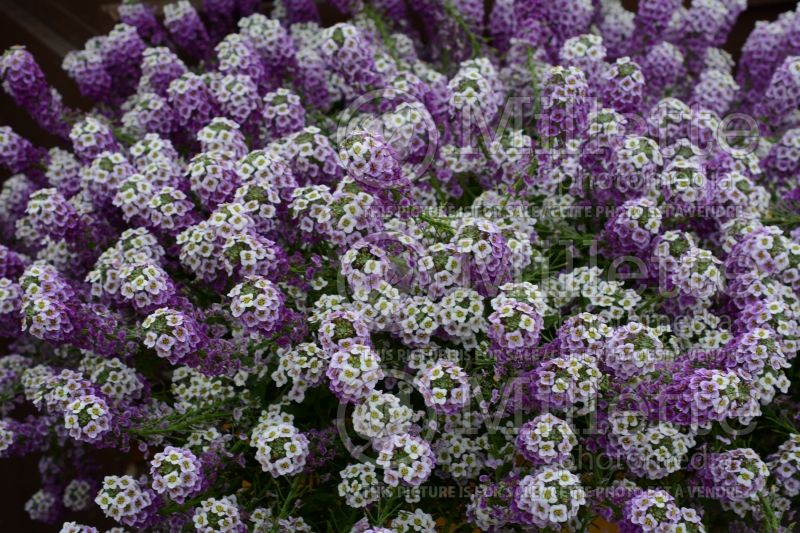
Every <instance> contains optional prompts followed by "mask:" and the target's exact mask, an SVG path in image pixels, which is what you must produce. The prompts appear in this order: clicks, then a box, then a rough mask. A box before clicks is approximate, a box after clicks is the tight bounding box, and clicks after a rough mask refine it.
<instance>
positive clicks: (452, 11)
mask: <svg viewBox="0 0 800 533" xmlns="http://www.w3.org/2000/svg"><path fill="white" fill-rule="evenodd" d="M444 10H445V11H446V12H447V14H448V15H450V16H451V17H452V18H453V20H455V21H456V24H458V26H459V28H461V29H462V30H463V31H464V33H466V34H467V39H469V44H470V46H471V47H472V59H475V58H476V57H478V56H479V55H481V42H480V40H479V39H478V36H477V35H475V34H474V33H473V32H472V30H471V29H470V27H469V24H467V23H466V21H465V20H464V17H462V16H461V13H459V12H458V9H456V8H455V7H453V5H452V4H451V3H450V2H445V4H444Z"/></svg>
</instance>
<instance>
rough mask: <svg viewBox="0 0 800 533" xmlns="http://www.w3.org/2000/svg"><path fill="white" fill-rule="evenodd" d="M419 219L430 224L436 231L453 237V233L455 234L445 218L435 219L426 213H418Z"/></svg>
mask: <svg viewBox="0 0 800 533" xmlns="http://www.w3.org/2000/svg"><path fill="white" fill-rule="evenodd" d="M419 218H420V220H423V221H425V222H427V223H428V224H430V225H431V226H433V227H434V228H437V229H439V230H441V231H444V232H446V233H449V234H450V235H455V233H456V230H455V229H453V226H451V225H450V222H449V221H448V220H447V219H445V218H442V217H435V216H433V215H429V214H427V213H420V215H419Z"/></svg>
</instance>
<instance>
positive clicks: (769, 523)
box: [758, 493, 780, 533]
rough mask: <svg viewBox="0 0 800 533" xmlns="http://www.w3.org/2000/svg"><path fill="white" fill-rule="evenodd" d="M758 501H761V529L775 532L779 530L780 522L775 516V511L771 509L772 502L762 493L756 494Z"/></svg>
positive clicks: (768, 532) (771, 532)
mask: <svg viewBox="0 0 800 533" xmlns="http://www.w3.org/2000/svg"><path fill="white" fill-rule="evenodd" d="M758 501H759V502H761V509H762V511H763V512H764V520H762V524H761V530H762V531H763V532H764V533H777V532H778V531H779V530H780V523H779V521H778V517H777V516H775V511H774V510H773V509H772V503H770V501H769V500H768V499H767V497H766V496H765V495H764V494H763V493H761V494H759V495H758Z"/></svg>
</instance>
